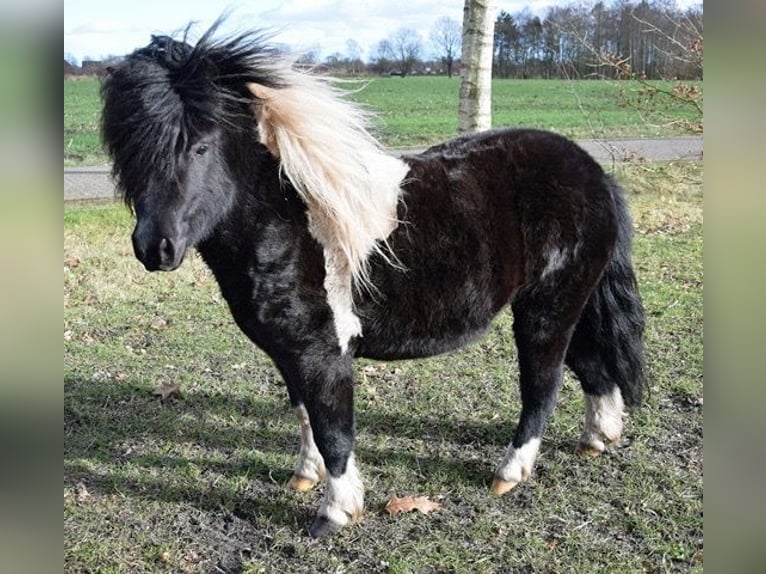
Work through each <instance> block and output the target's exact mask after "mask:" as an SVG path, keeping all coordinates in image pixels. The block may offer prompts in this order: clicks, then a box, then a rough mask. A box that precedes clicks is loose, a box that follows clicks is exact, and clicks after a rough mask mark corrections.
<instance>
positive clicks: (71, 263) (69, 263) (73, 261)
mask: <svg viewBox="0 0 766 574" xmlns="http://www.w3.org/2000/svg"><path fill="white" fill-rule="evenodd" d="M81 263H82V261H81V260H80V258H79V257H67V258H66V259H64V265H65V266H66V267H69V268H70V269H74V268H75V267H79V266H80V264H81Z"/></svg>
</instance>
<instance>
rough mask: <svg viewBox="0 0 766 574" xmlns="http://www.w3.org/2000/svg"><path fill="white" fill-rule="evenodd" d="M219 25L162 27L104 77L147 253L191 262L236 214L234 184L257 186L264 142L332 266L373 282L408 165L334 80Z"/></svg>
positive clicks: (170, 262)
mask: <svg viewBox="0 0 766 574" xmlns="http://www.w3.org/2000/svg"><path fill="white" fill-rule="evenodd" d="M219 24H220V21H219V22H217V23H216V24H215V25H214V26H213V27H212V28H211V29H210V30H208V31H207V32H205V33H204V34H203V36H202V37H201V39H200V40H199V41H198V42H197V43H196V44H195V45H193V46H192V45H190V44H188V43H187V42H186V40H185V39H184V40H180V41H179V40H175V39H173V38H170V37H167V36H155V37H153V39H152V42H151V43H150V44H149V45H148V46H146V47H144V48H141V49H139V50H136V51H135V52H133V53H132V54H131V55H129V56H128V57H127V58H126V59H125V61H124V62H122V63H121V64H120V65H119V66H117V67H116V68H115V69H113V70H111V71H110V73H109V74H108V75H107V77H106V78H105V80H104V83H103V86H102V98H103V102H104V110H103V120H102V121H103V124H102V131H103V137H104V141H105V143H106V147H107V149H108V151H109V153H110V155H111V157H112V160H113V169H112V171H113V175H114V176H115V180H116V182H117V185H118V187H119V188H120V189H121V191H122V193H123V197H124V199H125V201H126V203H127V204H128V205H129V206H130V207H131V208H132V209H133V210H134V212H135V214H136V218H137V222H136V227H135V230H134V232H133V245H134V249H135V253H136V256H137V257H138V258H139V259H140V260H141V261H142V262H143V263H144V265H145V266H146V268H147V269H149V270H158V269H162V270H172V269H175V268H176V267H178V266H179V265H180V264H181V262H182V260H183V256H184V253H185V251H186V249H187V248H189V247H191V246H193V245H195V244H197V243H199V242H200V241H203V240H204V239H205V238H206V237H207V236H208V235H209V234H210V233H212V232H213V230H214V229H215V228H216V226H217V225H218V224H219V223H220V222H221V220H222V219H223V218H225V217H226V215H227V213H229V212H230V210H231V209H232V207H233V205H234V204H235V201H236V198H235V197H234V195H235V193H234V191H233V190H237V189H243V188H244V187H248V188H249V189H251V190H252V189H256V188H257V185H256V183H257V182H256V181H255V180H257V179H258V176H259V174H258V173H255V171H254V168H252V167H251V166H252V164H253V163H254V161H253V160H254V158H253V157H252V154H255V153H270V154H271V155H273V156H274V158H277V159H278V161H279V169H280V174H281V175H283V176H285V177H284V178H283V179H284V180H285V181H284V183H285V185H291V186H292V188H293V189H294V190H295V192H296V193H297V194H298V195H299V196H300V198H301V199H302V200H303V202H304V203H305V205H306V209H307V211H308V214H309V221H310V226H309V230H310V231H311V233H312V234H313V235H314V237H315V238H316V239H317V241H319V242H320V243H321V244H322V246H323V247H324V251H325V259H326V262H327V266H328V269H329V268H331V269H329V271H328V272H331V273H333V274H335V275H337V276H338V277H339V278H341V279H342V281H343V283H344V284H347V285H349V286H350V285H351V283H352V281H353V280H356V281H357V283H362V284H363V283H364V282H365V280H366V278H367V267H366V265H367V260H368V257H369V255H370V254H371V253H372V252H374V251H379V252H380V251H381V248H380V244H382V242H385V239H386V237H387V236H388V235H389V234H390V233H391V231H392V230H393V229H394V228H395V227H396V224H397V220H396V212H397V203H398V200H399V196H400V193H401V190H400V187H399V186H400V184H401V182H402V180H403V178H404V176H405V174H406V173H407V171H408V167H407V166H406V165H405V164H404V163H403V162H402V161H401V160H399V159H397V158H394V157H392V156H390V155H388V154H387V153H386V152H385V151H384V150H382V149H381V148H380V146H379V145H378V142H377V141H376V140H375V139H374V138H373V137H372V136H371V135H370V133H369V132H368V130H367V125H368V120H369V118H368V116H367V114H366V113H365V112H364V111H363V110H361V109H360V108H359V107H358V106H356V105H354V104H352V103H350V102H348V101H346V100H345V98H344V94H343V93H342V92H341V91H339V90H338V89H336V88H335V87H333V86H332V84H331V83H330V82H329V81H327V80H326V79H322V78H318V77H315V76H311V75H309V74H305V73H301V72H298V71H296V70H295V69H294V68H293V67H292V66H291V63H290V61H289V60H288V59H287V58H285V57H284V56H282V55H280V54H279V53H278V51H277V50H276V49H274V48H272V47H269V46H268V44H267V43H266V42H265V39H264V37H263V35H260V34H258V33H247V34H242V35H239V36H236V37H234V38H229V39H223V40H217V39H215V38H214V32H215V31H216V29H217V27H218V25H219ZM248 154H251V156H250V157H248ZM269 165H271V166H274V165H275V164H274V162H271V163H270V164H269ZM235 172H236V173H235ZM272 181H273V178H272Z"/></svg>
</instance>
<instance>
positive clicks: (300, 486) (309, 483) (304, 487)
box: [287, 474, 317, 492]
mask: <svg viewBox="0 0 766 574" xmlns="http://www.w3.org/2000/svg"><path fill="white" fill-rule="evenodd" d="M316 485H317V481H316V480H312V479H310V478H306V477H305V476H299V475H297V474H294V475H292V476H291V477H290V482H288V483H287V488H289V489H290V490H295V491H297V492H307V491H309V490H311V489H312V488H314V487H315V486H316Z"/></svg>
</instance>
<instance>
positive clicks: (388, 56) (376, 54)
mask: <svg viewBox="0 0 766 574" xmlns="http://www.w3.org/2000/svg"><path fill="white" fill-rule="evenodd" d="M370 59H371V60H372V63H373V67H374V69H375V70H376V71H377V72H378V73H379V74H385V73H386V72H388V71H389V70H390V69H391V61H392V60H393V59H394V50H393V48H392V47H391V42H390V41H389V40H381V41H380V42H378V44H377V46H375V49H374V51H373V53H372V54H371V57H370Z"/></svg>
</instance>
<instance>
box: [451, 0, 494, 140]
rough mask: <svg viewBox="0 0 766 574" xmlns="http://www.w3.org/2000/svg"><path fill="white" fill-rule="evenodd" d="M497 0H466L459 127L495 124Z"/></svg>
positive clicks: (474, 128) (472, 128)
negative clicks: (493, 83) (493, 115)
mask: <svg viewBox="0 0 766 574" xmlns="http://www.w3.org/2000/svg"><path fill="white" fill-rule="evenodd" d="M494 4H495V0H465V5H464V7H463V54H462V58H461V60H462V69H461V71H460V106H459V109H458V131H459V132H460V133H470V132H478V131H481V130H486V129H489V128H490V127H492V41H493V36H494V29H495V13H494V12H495V10H494Z"/></svg>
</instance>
